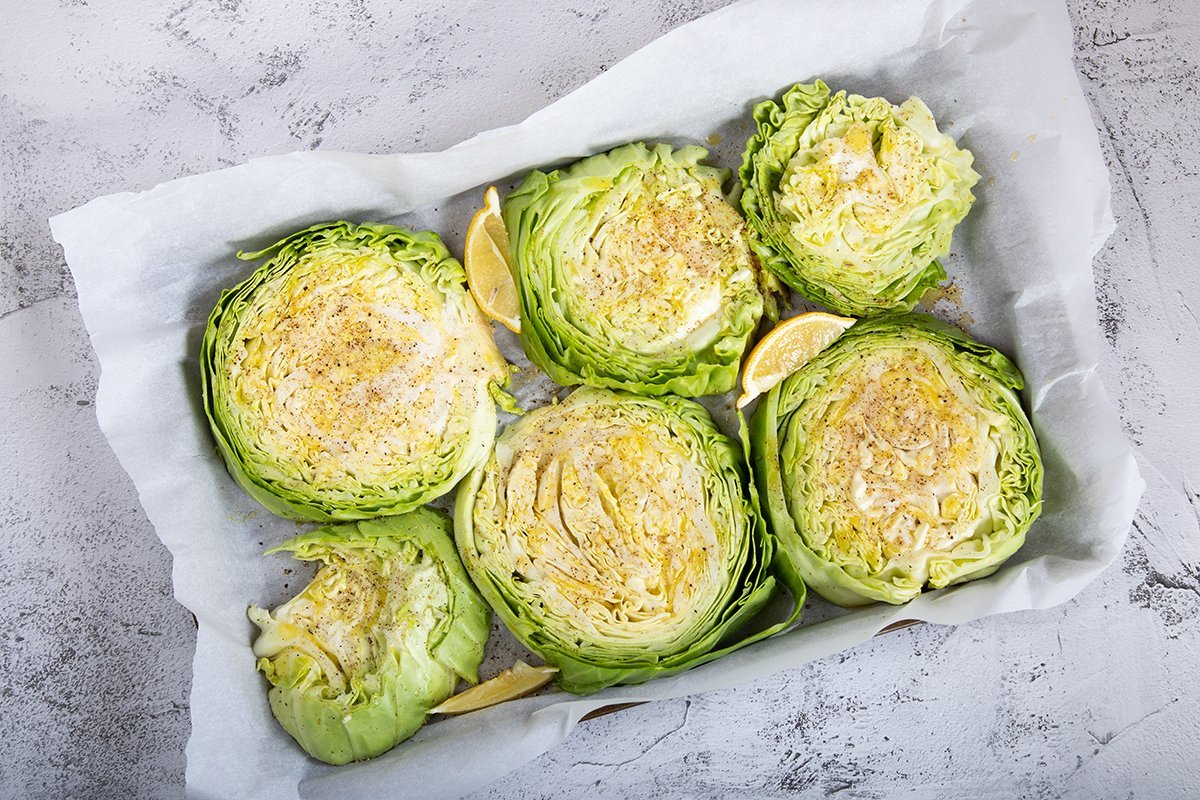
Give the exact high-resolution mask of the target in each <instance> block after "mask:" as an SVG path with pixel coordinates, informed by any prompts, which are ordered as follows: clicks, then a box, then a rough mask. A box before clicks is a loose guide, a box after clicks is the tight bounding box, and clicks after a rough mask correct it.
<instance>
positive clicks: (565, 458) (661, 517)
mask: <svg viewBox="0 0 1200 800" xmlns="http://www.w3.org/2000/svg"><path fill="white" fill-rule="evenodd" d="M748 472H749V470H748V467H747V464H746V461H745V452H744V450H742V449H741V448H739V447H738V446H737V444H735V443H734V442H733V441H731V440H730V439H728V438H727V437H725V436H724V435H722V434H721V433H720V432H719V431H718V430H717V428H716V426H715V425H714V424H713V421H712V419H711V417H709V415H708V412H707V411H705V410H704V407H703V406H701V405H699V404H698V403H696V402H694V401H691V400H684V399H682V398H679V397H675V396H671V395H665V396H662V397H642V396H636V395H632V394H628V393H624V392H614V391H610V390H605V389H595V388H583V389H579V390H576V391H575V392H574V393H573V394H571V395H570V396H569V397H568V398H567V399H566V400H565V401H563V402H562V403H559V404H556V405H551V406H547V407H545V408H541V409H538V410H537V411H534V412H532V413H530V414H528V415H527V416H526V417H524V418H523V419H521V420H519V421H518V422H516V423H515V424H513V425H512V426H510V427H509V428H508V429H507V430H506V431H505V432H504V433H503V434H501V436H500V437H499V439H498V440H497V442H496V446H495V450H494V452H493V454H492V456H491V457H490V458H489V459H488V460H487V461H486V462H484V463H483V464H481V465H480V466H479V467H478V468H477V469H476V470H475V472H474V473H472V475H471V476H470V477H469V478H468V479H467V480H465V481H463V483H462V485H461V486H460V487H459V490H458V496H457V503H456V507H455V536H456V539H457V543H458V548H459V552H460V554H461V555H462V557H463V563H464V564H466V566H467V571H468V572H469V573H470V574H471V577H472V578H473V579H474V580H475V584H476V586H478V587H479V590H480V591H481V592H482V593H483V596H484V597H485V598H487V600H488V602H489V603H490V604H491V606H492V609H493V610H494V611H495V612H496V613H497V614H498V615H499V616H500V618H501V619H502V620H503V621H504V623H505V624H506V625H507V626H508V628H509V630H510V631H512V633H513V634H514V635H515V636H516V637H517V638H518V639H519V640H520V641H521V642H523V643H524V644H525V645H526V646H527V647H529V648H530V649H531V650H533V651H534V652H536V653H538V654H539V655H540V656H541V657H542V658H543V659H544V660H545V661H546V663H547V664H550V665H552V666H555V667H558V668H559V670H560V672H559V676H558V681H559V684H560V685H561V686H562V687H563V688H564V689H566V690H567V691H570V692H575V693H578V694H584V693H588V692H594V691H597V690H599V689H602V688H604V687H605V686H610V685H612V684H616V683H641V682H643V681H646V680H649V679H651V678H654V677H658V676H662V675H669V674H672V673H675V672H678V671H681V670H684V669H688V668H690V667H693V666H696V665H698V664H702V663H704V662H706V661H710V660H712V659H714V658H717V657H718V656H720V655H723V654H724V653H728V652H730V651H732V650H735V649H737V648H739V647H743V646H745V645H746V644H749V643H750V642H753V641H757V640H758V639H761V638H764V637H765V636H769V635H771V634H772V633H775V632H777V631H779V630H781V629H783V628H784V627H787V626H788V625H790V624H791V623H792V622H794V621H795V620H796V619H797V618H798V617H799V614H800V609H801V607H802V605H803V601H804V587H803V584H801V583H800V582H799V580H798V579H797V578H796V577H795V573H794V572H790V571H789V572H787V573H781V574H779V576H778V578H777V577H776V575H775V574H774V573H773V572H772V557H773V554H774V543H773V542H772V540H771V539H770V537H769V536H768V535H767V533H766V529H765V525H764V524H763V522H762V518H761V516H760V515H759V513H758V512H757V510H756V503H757V500H756V497H755V496H754V495H753V494H752V492H753V489H752V487H751V485H750V481H749V474H748ZM777 580H778V581H782V582H783V584H784V585H785V586H787V588H788V589H789V591H790V593H791V595H792V598H793V603H794V606H793V610H792V612H791V616H790V617H789V618H788V619H787V620H785V621H783V622H780V623H778V624H775V625H772V626H770V627H767V628H765V629H763V630H759V631H757V632H755V633H753V634H744V633H743V632H742V629H743V626H745V624H746V623H747V622H748V621H749V620H750V619H751V618H752V617H754V616H755V615H756V613H757V612H758V611H760V610H761V609H762V608H763V606H764V604H766V603H767V601H768V600H769V599H771V597H772V596H773V594H774V593H775V591H776V588H777ZM739 636H741V637H742V638H738V637H739Z"/></svg>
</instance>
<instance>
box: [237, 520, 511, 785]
mask: <svg viewBox="0 0 1200 800" xmlns="http://www.w3.org/2000/svg"><path fill="white" fill-rule="evenodd" d="M278 551H284V552H291V553H292V554H293V555H295V557H296V558H298V559H301V560H304V561H319V562H320V563H321V565H322V566H321V568H320V570H319V571H318V572H317V574H316V576H315V577H314V578H313V579H312V582H310V583H309V584H308V586H307V587H305V589H304V590H303V591H301V592H300V593H299V594H298V595H296V596H295V597H294V598H292V599H291V600H289V601H287V602H286V603H284V604H283V605H281V606H279V607H278V608H276V609H275V610H274V611H267V610H266V609H262V608H259V607H257V606H252V607H251V608H250V610H249V616H250V619H251V620H252V621H253V622H254V624H255V625H257V626H258V627H259V629H260V631H261V632H260V634H259V636H258V638H257V639H256V640H255V642H254V655H255V656H256V657H257V658H258V668H259V670H261V671H262V673H263V674H264V675H266V677H267V679H268V680H269V681H270V683H271V690H270V693H269V695H268V697H269V699H270V703H271V711H272V712H273V713H274V715H275V718H276V719H277V720H278V721H279V724H280V725H282V726H283V728H284V729H285V730H286V731H287V732H288V733H290V734H291V735H292V737H293V738H294V739H295V740H296V742H297V743H299V745H300V746H301V747H303V748H304V749H305V750H306V751H307V752H308V753H309V754H310V755H312V756H313V757H314V758H318V759H320V760H322V761H325V762H328V763H330V764H345V763H346V762H348V761H358V760H361V759H365V758H371V757H373V756H377V755H379V754H380V753H383V752H386V751H387V750H390V749H391V748H392V747H395V746H396V744H397V743H399V742H401V741H403V740H404V739H407V738H408V737H409V736H412V735H413V734H414V733H416V731H417V729H418V728H420V727H421V725H422V724H424V722H425V717H426V715H427V713H428V711H429V710H430V709H431V708H433V707H434V706H436V705H438V704H439V703H441V702H442V701H443V700H445V699H446V698H447V697H449V696H450V695H451V694H453V692H454V689H455V686H456V685H457V683H458V680H459V679H460V678H461V679H463V680H466V681H469V682H470V683H476V682H477V681H478V679H479V676H478V670H479V664H480V663H481V662H482V660H483V648H484V644H485V643H486V642H487V638H488V631H489V623H490V620H491V612H490V611H489V610H488V607H487V605H486V604H485V603H484V601H483V598H482V597H480V596H479V593H478V592H477V591H476V590H475V587H473V586H472V585H471V581H470V580H469V579H468V577H467V574H466V572H465V571H464V570H463V566H462V562H461V561H459V558H458V553H457V552H456V551H455V548H454V542H453V540H452V535H451V530H450V520H449V518H448V517H447V516H446V515H445V514H442V513H440V512H436V511H433V510H430V509H426V508H422V509H418V510H417V511H413V512H411V513H409V514H403V515H400V516H393V517H387V518H384V519H379V520H371V521H367V522H359V523H351V524H345V525H337V526H332V527H326V528H320V529H318V530H315V531H313V532H311V533H308V534H305V535H303V536H298V537H296V538H294V539H291V540H290V541H287V542H285V543H284V544H282V545H280V546H279V547H276V548H274V549H273V550H271V551H269V552H272V553H274V552H278Z"/></svg>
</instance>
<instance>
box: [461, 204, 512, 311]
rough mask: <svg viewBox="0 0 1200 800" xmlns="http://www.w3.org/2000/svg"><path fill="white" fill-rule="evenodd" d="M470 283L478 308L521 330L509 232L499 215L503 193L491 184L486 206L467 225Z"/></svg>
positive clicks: (466, 247)
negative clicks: (509, 245)
mask: <svg viewBox="0 0 1200 800" xmlns="http://www.w3.org/2000/svg"><path fill="white" fill-rule="evenodd" d="M463 254H464V257H463V260H464V262H465V264H464V267H465V268H466V271H467V285H468V286H469V287H470V288H471V295H472V296H473V297H474V298H475V302H476V303H478V304H479V308H480V309H482V310H483V313H484V314H487V315H488V316H489V317H491V318H492V319H494V320H496V321H497V322H499V323H500V324H501V325H503V326H504V327H506V328H508V329H509V330H510V331H512V332H513V333H520V332H521V316H520V308H521V306H520V303H519V302H518V300H517V284H516V282H515V281H514V280H513V269H512V260H511V256H510V255H509V252H508V231H507V230H506V229H505V227H504V220H503V219H501V218H500V194H499V192H497V191H496V187H495V186H489V187H488V190H487V191H486V192H484V195H483V208H481V209H479V210H478V211H476V212H475V216H474V217H472V218H471V225H470V226H469V227H468V228H467V242H466V246H465V247H464V248H463Z"/></svg>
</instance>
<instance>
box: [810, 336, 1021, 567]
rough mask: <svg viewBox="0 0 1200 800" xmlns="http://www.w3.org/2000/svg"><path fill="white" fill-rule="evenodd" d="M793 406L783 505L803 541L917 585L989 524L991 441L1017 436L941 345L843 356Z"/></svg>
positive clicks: (995, 481) (993, 473)
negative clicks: (796, 455) (796, 454)
mask: <svg viewBox="0 0 1200 800" xmlns="http://www.w3.org/2000/svg"><path fill="white" fill-rule="evenodd" d="M825 386H826V387H828V388H827V389H825V390H824V391H822V392H820V393H819V394H818V395H816V396H814V397H813V398H812V399H810V400H809V401H808V402H807V403H806V404H805V405H804V406H803V407H802V408H801V409H799V410H798V411H797V412H796V415H795V416H794V417H793V420H792V422H791V424H790V425H789V431H788V437H789V439H791V441H790V442H789V443H788V446H789V447H793V446H797V445H798V444H799V442H800V439H798V438H795V437H806V439H805V440H804V444H803V446H802V447H800V448H798V449H799V451H800V452H802V453H803V454H804V455H803V459H804V460H803V463H801V464H797V465H794V466H793V468H792V470H791V472H792V475H791V476H790V477H791V479H792V490H791V491H790V493H789V494H790V497H789V502H790V503H792V504H793V505H794V506H799V507H801V508H803V512H801V516H802V517H803V518H806V519H809V520H812V521H813V524H812V525H810V526H806V529H805V535H806V539H807V540H808V543H809V546H810V547H811V548H812V549H813V550H814V551H815V552H817V553H820V554H821V555H822V556H823V557H826V558H828V559H830V560H832V561H834V562H836V563H839V564H842V565H843V566H844V567H846V568H847V569H848V570H849V571H851V572H852V573H857V572H859V571H860V570H862V569H863V568H866V570H867V571H868V572H869V573H871V574H876V575H879V574H881V573H885V572H889V571H891V570H896V571H899V572H902V573H903V574H904V575H906V576H909V577H911V578H912V579H913V580H914V581H916V582H917V584H918V585H920V584H923V583H925V582H926V581H927V580H928V579H929V567H928V563H927V562H928V559H929V558H930V557H931V556H933V555H936V554H939V553H946V552H949V551H950V550H952V549H953V548H954V547H955V546H956V545H957V544H958V543H960V542H962V541H964V540H967V539H971V538H973V537H976V536H981V535H985V534H988V533H991V532H992V530H993V513H994V511H995V510H994V509H993V503H994V502H995V501H997V500H998V499H999V497H1000V493H1001V486H1000V472H1001V468H1002V465H1001V464H1000V448H1001V444H1002V443H1003V442H1004V441H1012V440H1014V439H1015V438H1016V437H1017V436H1018V432H1017V430H1016V428H1015V424H1014V422H1013V420H1012V418H1011V417H1009V416H1008V415H1004V414H999V413H996V412H994V411H991V410H989V409H988V408H987V405H986V403H985V402H981V400H982V399H983V398H981V397H980V395H979V392H978V390H977V389H976V388H975V387H973V386H970V385H968V384H967V383H966V382H964V380H963V379H962V377H961V376H960V375H959V374H958V373H957V372H956V371H955V370H954V369H953V368H952V367H951V366H950V364H949V363H948V362H947V359H946V357H945V356H944V354H943V353H942V352H941V351H940V350H939V348H937V347H935V346H933V345H929V344H925V343H913V344H909V345H897V346H893V347H880V348H875V349H872V350H869V351H866V352H863V353H858V354H853V355H851V356H849V357H847V358H846V359H844V360H843V361H841V362H840V363H839V364H838V366H837V367H836V368H835V372H834V374H832V375H830V377H829V379H828V380H827V382H826V383H825Z"/></svg>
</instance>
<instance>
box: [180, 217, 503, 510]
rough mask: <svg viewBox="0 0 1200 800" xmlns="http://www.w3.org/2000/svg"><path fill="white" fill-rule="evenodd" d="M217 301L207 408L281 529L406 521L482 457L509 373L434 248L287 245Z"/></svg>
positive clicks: (408, 238) (207, 341)
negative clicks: (306, 523)
mask: <svg viewBox="0 0 1200 800" xmlns="http://www.w3.org/2000/svg"><path fill="white" fill-rule="evenodd" d="M266 255H270V256H272V257H271V258H270V260H269V261H267V262H266V263H265V264H264V265H263V266H262V267H260V268H259V269H258V270H257V271H256V272H255V273H254V274H253V275H251V276H250V277H249V278H248V279H247V280H245V281H243V282H242V283H241V284H240V285H238V286H236V287H235V288H233V289H231V290H229V291H227V292H225V293H224V294H222V295H221V299H220V302H219V303H218V304H217V307H216V308H215V309H214V310H213V312H212V316H211V317H210V318H209V322H208V329H207V330H206V331H205V334H204V341H203V346H202V352H201V359H200V363H201V373H202V382H203V383H202V385H203V395H204V408H205V412H206V413H207V415H208V419H209V422H210V423H211V426H212V431H213V435H214V436H215V437H216V440H217V444H218V446H219V448H220V451H221V454H222V456H224V459H225V464H226V466H227V467H228V468H229V471H230V473H231V474H232V475H233V477H234V479H235V480H236V481H237V482H238V484H239V485H240V486H241V487H242V488H243V489H245V490H246V491H247V492H248V493H249V494H250V495H251V496H252V497H254V498H255V499H256V500H258V501H259V502H260V503H262V504H263V505H264V506H266V507H267V508H268V509H270V510H271V511H272V512H274V513H276V514H279V515H280V516H284V517H289V518H293V519H305V520H313V521H316V522H329V521H336V520H353V519H367V518H370V517H376V516H382V515H388V514H402V513H404V512H406V511H410V510H412V509H414V508H417V507H418V506H421V505H422V504H424V503H426V502H428V501H430V500H433V499H434V498H437V497H440V496H441V495H443V494H446V493H447V492H449V491H450V490H451V489H452V488H453V487H454V485H455V484H456V483H457V482H458V481H459V479H461V478H462V476H464V475H466V474H467V472H469V471H470V470H471V469H472V468H473V467H474V466H475V464H477V463H478V462H479V461H480V459H482V458H483V457H484V456H485V455H486V454H487V452H488V450H489V449H490V447H491V444H492V441H493V440H494V439H495V435H496V407H495V402H494V400H493V395H497V394H499V393H500V392H499V390H500V387H501V386H502V385H503V384H504V383H506V382H507V379H508V372H507V364H506V363H505V361H504V358H503V357H502V356H501V355H500V352H499V350H497V349H496V345H495V343H494V342H493V340H492V333H491V328H490V327H489V325H488V324H487V322H486V320H484V318H483V315H482V314H481V313H480V312H479V309H478V308H477V307H476V306H475V301H474V300H473V299H472V298H471V295H470V293H469V292H468V290H467V286H466V283H465V281H466V276H465V274H464V273H463V269H462V266H461V265H460V264H459V263H458V262H457V261H455V260H454V258H452V257H451V256H450V252H449V251H448V250H447V249H446V247H445V245H443V244H442V241H441V239H439V238H438V236H437V234H435V233H432V232H429V231H423V232H419V233H414V232H412V231H408V230H405V229H403V228H397V227H395V226H392V225H379V224H372V223H368V224H362V225H355V224H352V223H349V222H335V223H330V224H323V225H317V226H314V227H312V228H309V229H307V230H304V231H300V232H299V233H295V234H293V235H291V236H288V237H287V238H285V239H283V240H282V241H280V242H278V243H276V244H274V245H272V246H271V247H268V248H267V249H266V250H263V251H261V252H258V253H251V254H249V255H246V256H243V257H244V258H248V259H256V258H261V257H263V256H266Z"/></svg>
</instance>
